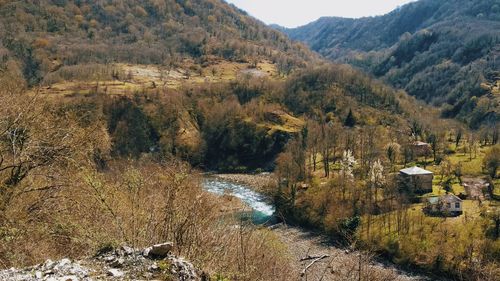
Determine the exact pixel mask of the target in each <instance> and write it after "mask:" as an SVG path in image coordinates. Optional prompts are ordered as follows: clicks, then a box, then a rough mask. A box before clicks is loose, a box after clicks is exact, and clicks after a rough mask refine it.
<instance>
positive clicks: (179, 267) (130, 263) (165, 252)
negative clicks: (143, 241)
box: [0, 243, 209, 281]
mask: <svg viewBox="0 0 500 281" xmlns="http://www.w3.org/2000/svg"><path fill="white" fill-rule="evenodd" d="M172 249H173V244H172V243H163V244H158V245H154V246H151V247H148V248H145V249H133V248H131V247H127V246H122V247H119V248H118V249H111V248H109V249H103V250H102V251H100V253H99V254H97V255H96V256H94V257H91V258H86V259H81V260H76V261H72V260H70V259H61V260H59V261H52V260H47V261H45V262H44V263H42V264H39V265H35V266H33V267H29V268H24V269H15V268H11V269H8V270H3V271H0V280H12V281H35V280H37V281H39V280H42V281H80V280H81V281H92V280H179V281H198V280H200V281H201V280H209V279H208V277H206V276H205V274H204V273H203V272H202V271H200V270H198V269H196V268H195V267H194V266H193V265H192V264H191V263H190V262H188V261H186V260H184V259H183V258H181V257H177V256H175V255H172V254H171V250H172Z"/></svg>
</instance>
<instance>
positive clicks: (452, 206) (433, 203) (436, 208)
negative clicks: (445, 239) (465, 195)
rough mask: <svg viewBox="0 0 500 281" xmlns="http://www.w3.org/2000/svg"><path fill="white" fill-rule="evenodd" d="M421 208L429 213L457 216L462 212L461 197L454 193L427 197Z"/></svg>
mask: <svg viewBox="0 0 500 281" xmlns="http://www.w3.org/2000/svg"><path fill="white" fill-rule="evenodd" d="M423 210H424V212H425V213H426V214H429V215H440V216H459V215H461V214H462V199H460V198H458V197H457V196H455V195H454V194H446V195H443V196H436V197H429V198H427V201H426V202H425V206H424V209H423Z"/></svg>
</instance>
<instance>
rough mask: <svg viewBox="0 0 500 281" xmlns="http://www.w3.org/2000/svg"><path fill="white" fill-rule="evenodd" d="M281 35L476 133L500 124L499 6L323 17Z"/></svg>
mask: <svg viewBox="0 0 500 281" xmlns="http://www.w3.org/2000/svg"><path fill="white" fill-rule="evenodd" d="M278 29H279V30H281V31H283V32H285V33H286V34H287V35H288V36H289V37H290V38H291V39H293V40H298V41H302V42H304V43H306V44H308V45H309V46H310V47H311V49H313V50H314V51H316V52H318V53H320V54H321V55H323V56H324V57H326V58H329V59H331V60H333V61H335V62H339V63H348V64H351V65H353V66H356V67H358V68H361V69H363V70H364V71H367V72H369V73H371V74H372V75H374V76H375V77H378V78H382V79H383V80H385V81H386V82H388V83H390V84H391V85H393V86H395V87H397V88H402V89H405V90H406V91H407V92H408V93H409V94H410V95H413V96H415V97H417V98H420V99H423V100H425V101H427V102H429V103H432V104H434V105H438V106H443V116H444V117H456V118H458V119H460V120H462V121H464V122H466V123H468V124H469V126H471V127H472V128H478V127H480V126H481V125H494V124H495V123H496V122H498V116H499V111H498V109H497V108H498V97H496V95H493V94H492V93H491V91H488V90H485V88H486V87H484V85H492V84H495V83H496V81H497V80H496V79H497V78H496V77H498V70H499V69H500V66H499V65H498V62H497V58H498V56H499V55H500V47H499V43H500V39H499V38H500V31H499V30H500V3H499V1H495V0H481V1H463V0H455V1H438V0H421V1H417V2H412V3H409V4H407V5H404V6H402V7H400V8H398V9H396V10H394V11H392V12H390V13H388V14H386V15H383V16H376V17H368V18H361V19H346V18H335V17H323V18H320V19H318V20H317V21H315V22H312V23H310V24H308V25H305V26H302V27H299V28H295V29H283V28H278ZM495 73H497V74H495ZM435 77H438V78H439V79H437V78H435ZM481 85H483V86H481ZM472 97H476V99H477V100H475V101H471V99H472Z"/></svg>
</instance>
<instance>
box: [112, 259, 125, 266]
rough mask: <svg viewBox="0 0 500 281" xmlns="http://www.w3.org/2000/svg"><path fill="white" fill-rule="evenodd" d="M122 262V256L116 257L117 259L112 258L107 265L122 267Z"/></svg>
mask: <svg viewBox="0 0 500 281" xmlns="http://www.w3.org/2000/svg"><path fill="white" fill-rule="evenodd" d="M124 263H125V260H124V259H123V258H117V259H114V260H113V261H112V262H110V263H109V266H111V267H114V268H119V267H123V264H124Z"/></svg>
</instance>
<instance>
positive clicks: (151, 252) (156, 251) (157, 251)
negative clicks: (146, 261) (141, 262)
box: [143, 242, 174, 259]
mask: <svg viewBox="0 0 500 281" xmlns="http://www.w3.org/2000/svg"><path fill="white" fill-rule="evenodd" d="M173 248H174V244H173V243H172V242H167V243H162V244H156V245H153V246H151V247H148V248H146V249H144V252H143V255H144V256H145V257H151V258H160V259H161V258H166V257H167V256H168V254H169V253H170V252H171V251H172V249H173Z"/></svg>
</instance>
